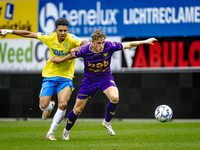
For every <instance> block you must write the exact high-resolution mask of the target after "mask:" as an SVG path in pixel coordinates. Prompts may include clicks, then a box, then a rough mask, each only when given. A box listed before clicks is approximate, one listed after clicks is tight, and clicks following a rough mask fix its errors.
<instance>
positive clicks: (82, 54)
mask: <svg viewBox="0 0 200 150" xmlns="http://www.w3.org/2000/svg"><path fill="white" fill-rule="evenodd" d="M87 47H88V46H87V45H86V46H83V47H81V49H80V50H79V51H77V52H76V53H75V55H76V57H84V56H85V51H86V49H87Z"/></svg>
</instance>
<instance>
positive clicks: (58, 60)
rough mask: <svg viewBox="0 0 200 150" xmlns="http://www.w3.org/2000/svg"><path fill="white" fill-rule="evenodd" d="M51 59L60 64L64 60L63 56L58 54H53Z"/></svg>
mask: <svg viewBox="0 0 200 150" xmlns="http://www.w3.org/2000/svg"><path fill="white" fill-rule="evenodd" d="M50 60H51V61H52V62H53V63H55V64H59V63H62V62H63V60H62V58H60V57H57V56H53V57H52V58H51V59H50Z"/></svg>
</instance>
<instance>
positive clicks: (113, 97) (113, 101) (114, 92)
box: [102, 86, 119, 135]
mask: <svg viewBox="0 0 200 150" xmlns="http://www.w3.org/2000/svg"><path fill="white" fill-rule="evenodd" d="M104 94H105V95H106V96H107V97H108V99H109V100H110V101H109V102H108V105H107V108H106V116H105V119H104V120H103V122H102V125H103V126H104V127H105V128H106V129H107V131H108V133H109V134H110V135H115V132H114V130H113V129H112V126H111V123H110V121H111V119H112V118H113V116H114V114H115V111H116V108H117V104H118V102H119V92H118V89H117V87H115V86H110V87H109V88H107V89H106V90H104Z"/></svg>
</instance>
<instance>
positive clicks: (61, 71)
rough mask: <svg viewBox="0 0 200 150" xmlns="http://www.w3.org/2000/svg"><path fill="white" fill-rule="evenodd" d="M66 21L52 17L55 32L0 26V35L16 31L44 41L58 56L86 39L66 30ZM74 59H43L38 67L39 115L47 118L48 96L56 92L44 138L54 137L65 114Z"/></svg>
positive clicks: (53, 53)
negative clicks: (51, 120) (53, 60)
mask: <svg viewBox="0 0 200 150" xmlns="http://www.w3.org/2000/svg"><path fill="white" fill-rule="evenodd" d="M68 25H69V23H68V21H67V20H66V19H64V18H60V19H58V20H57V21H56V23H55V26H56V29H55V33H51V34H44V33H39V32H38V33H37V32H29V31H24V30H7V29H2V30H0V35H5V34H7V33H11V34H15V35H19V36H22V37H27V38H35V39H39V40H41V41H42V42H43V43H44V44H46V45H47V46H48V48H49V50H50V58H52V57H53V56H58V57H60V58H62V57H64V56H66V55H67V54H69V53H70V50H71V49H72V48H75V47H78V46H83V45H87V44H88V43H89V42H88V41H86V40H81V39H79V38H78V37H76V36H75V35H73V34H69V33H68ZM74 66H75V59H72V60H68V61H65V62H63V63H60V64H55V63H53V62H51V61H50V59H48V60H47V62H46V66H45V67H44V69H43V71H42V76H43V77H44V79H43V83H42V88H41V92H40V96H39V97H40V105H39V106H40V109H41V110H42V111H43V113H42V119H44V120H45V119H47V118H48V117H49V116H50V114H51V112H52V109H53V107H54V105H55V102H54V101H51V98H52V96H53V94H54V93H55V92H57V96H58V109H57V111H56V113H55V115H54V117H53V122H52V124H51V128H50V130H49V131H48V132H47V136H46V139H47V140H56V139H55V137H54V131H55V130H56V129H57V127H58V125H59V123H60V122H61V121H62V119H63V118H64V116H65V113H66V108H67V103H68V101H69V99H70V95H71V92H72V91H73V89H74V86H73V82H72V79H73V77H74Z"/></svg>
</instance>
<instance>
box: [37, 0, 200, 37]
mask: <svg viewBox="0 0 200 150" xmlns="http://www.w3.org/2000/svg"><path fill="white" fill-rule="evenodd" d="M58 18H66V19H68V21H69V24H70V31H69V32H71V33H74V34H76V35H77V36H90V35H91V33H92V32H93V31H94V30H95V29H100V30H102V31H104V32H105V33H106V34H107V36H122V37H149V36H155V37H176V36H199V35H200V30H199V26H200V1H199V0H189V1H188V0H182V1H178V0H162V1H161V0H154V1H147V0H140V1H137V2H136V1H133V0H109V1H106V0H101V1H93V0H87V1H81V0H76V2H74V1H61V0H48V1H45V0H40V1H39V13H38V29H39V31H40V32H53V31H54V29H55V20H56V19H58Z"/></svg>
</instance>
